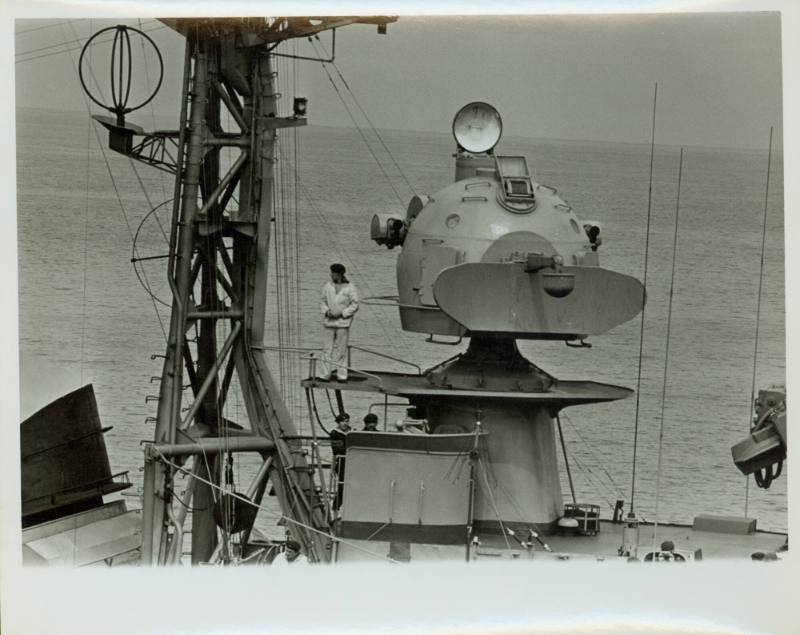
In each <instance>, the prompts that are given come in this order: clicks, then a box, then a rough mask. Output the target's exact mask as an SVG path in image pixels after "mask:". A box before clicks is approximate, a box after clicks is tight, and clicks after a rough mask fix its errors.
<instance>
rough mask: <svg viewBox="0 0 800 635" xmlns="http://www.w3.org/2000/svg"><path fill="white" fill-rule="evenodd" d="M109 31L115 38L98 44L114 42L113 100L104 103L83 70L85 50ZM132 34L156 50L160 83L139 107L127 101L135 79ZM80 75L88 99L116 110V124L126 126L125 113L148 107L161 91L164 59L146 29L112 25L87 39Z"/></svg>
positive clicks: (80, 65) (112, 61) (112, 65)
mask: <svg viewBox="0 0 800 635" xmlns="http://www.w3.org/2000/svg"><path fill="white" fill-rule="evenodd" d="M109 31H114V37H113V39H107V40H100V41H98V43H99V42H101V41H105V42H111V103H110V104H104V103H103V102H101V101H99V100H98V99H97V97H96V96H95V95H94V94H93V93H92V91H91V90H89V87H88V86H87V85H86V77H85V76H84V72H83V66H84V64H83V60H84V57H85V55H86V52H87V51H88V50H89V49H90V48H91V47H92V46H93V45H94V44H95V39H97V38H98V37H99V36H101V35H103V34H105V33H108V32H109ZM131 33H134V34H136V35H138V36H140V37H141V38H143V40H144V41H146V42H147V43H148V44H150V46H151V47H152V48H153V50H154V51H155V54H156V57H157V58H158V82H157V84H156V87H155V88H154V89H153V91H152V92H151V93H150V96H149V97H147V98H146V99H145V100H144V101H142V102H141V103H139V104H137V105H136V106H128V101H129V99H130V96H131V82H132V79H133V48H132V46H131V36H130V34H131ZM144 50H145V47H144V43H142V52H143V53H144ZM145 70H146V68H145ZM89 71H90V74H91V76H92V78H93V79H94V81H95V85H97V80H96V79H95V78H94V72H93V71H92V70H91V68H89ZM78 77H79V79H80V80H81V86H83V91H84V92H85V93H86V95H87V96H88V97H89V99H91V100H92V101H93V102H94V103H96V104H97V105H98V106H100V107H101V108H105V109H106V110H108V111H109V112H113V113H115V114H116V115H117V125H118V126H124V125H125V115H126V114H128V113H129V112H133V111H134V110H139V108H142V107H143V106H146V105H147V104H149V103H150V102H151V101H152V100H153V97H155V96H156V93H158V89H159V88H161V82H162V81H163V79H164V61H163V59H162V58H161V51H159V50H158V47H157V46H156V43H155V42H153V40H152V39H150V36H149V35H147V34H146V33H145V32H144V31H140V30H139V29H134V28H133V27H131V26H125V25H124V24H118V25H117V26H109V27H106V28H105V29H101V30H100V31H98V32H97V33H95V34H94V35H93V36H92V37H90V38H89V39H88V40H86V44H84V45H83V49H82V50H81V55H80V57H79V58H78ZM98 89H99V86H98ZM101 96H102V95H101Z"/></svg>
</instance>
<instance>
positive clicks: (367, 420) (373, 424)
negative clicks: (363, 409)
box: [364, 412, 378, 430]
mask: <svg viewBox="0 0 800 635" xmlns="http://www.w3.org/2000/svg"><path fill="white" fill-rule="evenodd" d="M377 429H378V415H376V414H375V413H374V412H368V413H367V414H366V415H365V416H364V430H377Z"/></svg>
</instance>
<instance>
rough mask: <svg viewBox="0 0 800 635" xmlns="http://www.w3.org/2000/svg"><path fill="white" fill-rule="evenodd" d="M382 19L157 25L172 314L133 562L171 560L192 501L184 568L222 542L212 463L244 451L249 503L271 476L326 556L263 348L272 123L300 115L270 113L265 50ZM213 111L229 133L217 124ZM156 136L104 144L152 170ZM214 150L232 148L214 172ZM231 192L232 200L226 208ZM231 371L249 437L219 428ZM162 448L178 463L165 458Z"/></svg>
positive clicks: (288, 510) (290, 516)
mask: <svg viewBox="0 0 800 635" xmlns="http://www.w3.org/2000/svg"><path fill="white" fill-rule="evenodd" d="M391 21H393V19H392V18H319V19H317V18H275V19H264V18H246V19H223V20H194V19H191V20H184V19H178V20H164V22H165V23H166V24H167V25H168V26H170V27H172V28H174V29H175V30H177V31H179V32H180V33H182V34H183V35H185V36H186V55H185V63H184V65H185V68H184V82H183V90H182V98H181V124H180V129H179V131H178V133H177V135H168V136H170V137H173V138H174V136H177V147H176V150H175V153H176V154H175V163H174V166H170V165H169V163H170V162H169V161H166V160H164V159H163V157H164V155H163V154H161V155H160V156H159V161H158V163H160V165H158V166H157V167H161V169H166V170H167V171H173V172H174V173H175V174H176V179H175V188H174V199H173V210H172V222H171V232H170V245H169V260H168V271H167V276H168V281H169V285H170V289H171V292H172V313H171V319H170V329H169V336H168V341H167V347H166V354H165V359H164V365H163V371H162V375H161V384H160V392H159V400H158V414H157V418H156V430H155V435H154V440H153V443H151V444H147V446H146V447H145V467H144V502H143V512H142V513H143V532H142V533H143V537H142V564H169V563H171V562H176V561H177V560H178V559H179V558H180V556H181V549H182V547H181V543H182V540H183V535H184V529H183V523H184V521H185V519H186V515H187V510H188V509H189V508H191V509H193V513H192V531H191V533H192V563H193V564H195V563H201V562H207V561H209V560H210V559H211V558H212V557H213V556H215V555H216V554H219V552H220V547H222V548H226V547H227V544H228V539H229V532H227V531H226V530H225V528H223V531H222V534H221V537H222V543H221V544H218V532H217V525H216V521H215V514H214V507H215V501H216V500H217V498H218V497H217V495H216V494H215V491H214V490H217V491H222V490H223V489H225V486H227V485H229V482H228V478H227V476H228V474H229V473H230V463H228V464H227V465H223V460H222V458H223V457H224V455H225V454H228V455H229V456H230V455H231V454H232V453H233V452H236V451H256V452H259V453H260V454H261V456H262V458H263V459H264V463H263V464H262V467H261V469H260V470H259V473H258V475H257V477H256V480H255V481H254V482H253V484H252V485H251V486H250V489H249V490H248V493H249V494H252V495H253V496H254V497H255V499H254V503H255V504H257V505H258V504H259V503H260V500H261V497H262V496H263V494H264V491H265V489H266V483H267V479H268V478H269V479H270V480H271V482H272V486H273V488H274V490H275V494H276V496H277V499H278V502H279V503H280V507H281V512H282V516H283V518H284V519H285V520H286V521H287V523H288V524H289V526H290V528H291V531H292V535H293V536H294V537H295V538H296V539H297V540H299V541H300V542H301V543H302V544H303V546H304V547H305V550H306V553H307V554H308V555H309V557H310V558H311V559H312V560H316V561H326V560H329V559H330V555H331V548H330V536H329V528H328V519H327V515H326V514H325V509H326V508H325V504H324V502H323V501H322V500H321V495H320V488H319V487H317V486H316V485H315V483H314V481H313V477H312V475H313V472H314V468H313V466H309V465H308V464H307V462H306V459H305V453H304V451H303V449H302V448H301V447H300V445H299V442H298V441H297V437H298V434H297V430H296V428H295V426H294V423H293V422H292V419H291V416H290V414H289V411H288V409H287V407H286V404H285V403H284V401H283V398H282V396H281V394H280V391H279V390H278V387H277V384H276V382H275V380H274V378H273V376H272V374H271V372H270V370H269V368H268V367H267V363H266V359H265V355H264V330H265V328H264V327H265V311H266V300H267V296H266V289H267V272H268V252H269V243H270V238H271V223H272V221H273V215H274V214H275V213H280V210H274V209H273V205H272V201H273V192H274V165H275V162H276V143H277V130H278V129H279V128H284V127H293V126H300V125H304V124H305V120H304V119H302V118H299V117H288V118H281V117H277V116H276V113H277V111H278V109H277V100H276V99H277V96H278V95H277V94H276V90H275V78H276V73H275V72H273V70H272V56H273V54H272V50H273V49H274V48H275V46H277V44H278V43H279V42H281V41H283V40H286V39H290V38H293V37H306V36H310V35H313V34H316V33H318V32H320V31H323V30H325V29H329V28H335V27H338V26H344V25H346V24H352V23H355V22H361V23H370V24H377V25H378V28H379V31H382V30H383V29H385V25H386V24H387V23H388V22H391ZM223 112H227V113H228V114H229V115H230V118H231V119H232V120H233V121H234V122H235V124H236V126H237V127H238V132H235V133H233V132H230V131H224V130H223V128H222V125H221V114H222V113H223ZM101 123H103V125H106V124H105V123H104V122H102V121H101ZM106 127H107V128H109V130H110V141H111V145H112V148H114V145H115V143H114V141H115V140H114V136H115V135H117V141H119V136H120V135H122V136H123V137H124V136H126V135H127V138H128V139H130V138H131V136H132V135H131V130H132V127H125V125H124V123H123V124H122V127H119V126H116V127H114V126H109V125H106ZM134 134H138V131H137V132H135V133H134ZM164 140H165V139H164V133H153V134H151V135H146V136H145V138H144V140H143V141H142V142H140V143H138V144H137V145H136V146H133V145H132V144H131V143H127V144H126V143H123V144H119V143H117V144H116V145H117V147H116V148H114V149H120V148H124V149H125V153H126V154H128V155H129V156H131V157H132V158H135V159H137V160H140V161H142V162H145V163H149V164H150V165H153V164H154V163H156V161H154V160H153V154H152V153H150V152H144V153H142V152H140V151H139V150H140V149H141V148H148V147H153V146H157V145H158V144H159V143H160V144H162V145H163V142H164ZM224 147H229V148H235V149H238V151H239V153H240V154H239V156H238V158H237V159H236V160H235V161H234V162H233V164H232V165H231V166H230V167H229V168H228V169H227V171H226V172H225V173H224V174H223V173H222V162H221V157H220V150H221V149H222V148H224ZM171 168H172V169H171ZM236 192H238V204H234V203H233V202H234V200H235V196H234V194H235V193H236ZM220 320H224V321H227V322H228V323H229V325H230V328H229V330H228V332H227V335H226V336H225V338H224V341H223V342H219V341H218V340H219V339H221V338H220V337H219V334H218V331H219V329H218V328H217V327H218V323H219V321H220ZM192 328H196V329H197V337H196V341H195V342H193V343H192V342H190V341H189V339H188V338H187V332H188V331H189V330H190V329H192ZM220 373H223V376H222V379H221V380H220V376H219V375H220ZM234 375H235V376H236V377H237V379H238V384H239V387H240V389H241V393H242V397H243V401H244V404H245V408H246V411H247V416H248V420H249V423H250V426H251V430H250V431H249V433H242V432H240V431H238V430H231V427H230V426H229V425H228V424H229V422H228V421H227V420H226V419H225V418H224V417H223V416H222V409H223V406H224V404H225V402H226V398H227V395H228V392H229V390H230V388H231V383H232V379H233V376H234ZM185 380H188V385H189V386H191V390H192V395H193V399H192V401H191V403H190V404H189V405H188V412H187V413H186V414H185V415H182V411H185V410H187V408H186V407H184V404H183V392H184V390H183V389H184V385H185ZM242 436H244V437H249V439H242V438H241V437H242ZM179 437H180V438H179ZM187 437H188V438H189V440H190V441H191V443H189V444H186V443H185V441H186V439H187ZM229 439H230V441H231V442H229V441H228V440H229ZM259 439H260V440H261V441H259ZM198 449H199V451H198ZM167 454H169V455H170V456H172V457H175V458H173V460H174V461H178V462H179V463H177V464H176V463H172V462H170V461H168V460H167V459H166V455H167ZM190 455H191V456H194V457H195V458H194V465H193V469H192V471H191V474H192V477H193V478H191V480H190V482H189V487H188V488H187V491H186V493H185V495H184V497H183V498H182V499H181V498H178V495H177V494H176V493H175V492H174V489H173V483H174V478H175V476H176V474H177V472H179V471H184V472H185V471H188V470H186V469H184V468H182V467H181V466H180V463H181V462H183V461H185V460H186V459H187V457H189V456H190ZM323 487H324V485H323ZM231 498H233V497H231ZM176 499H177V502H178V503H180V507H178V508H177V511H176V510H175V509H173V503H174V502H176ZM224 515H226V516H227V514H224ZM251 530H252V521H250V524H249V526H248V527H246V528H245V530H244V532H243V536H244V541H246V540H247V536H249V534H250V531H251Z"/></svg>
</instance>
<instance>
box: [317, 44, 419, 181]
mask: <svg viewBox="0 0 800 635" xmlns="http://www.w3.org/2000/svg"><path fill="white" fill-rule="evenodd" d="M314 38H315V39H316V40H317V41H318V42H319V45H320V47H321V48H322V51H323V52H324V53H325V57H329V59H331V60H332V59H333V57H332V56H329V55H328V51H327V50H326V48H325V45H324V44H323V43H322V40H321V39H320V37H319V35H315V36H314ZM330 64H331V66H333V68H335V69H336V73H337V74H338V75H339V79H341V80H342V84H344V87H345V88H346V89H347V92H348V93H350V97H351V98H352V99H353V102H354V103H355V105H356V106H358V109H359V110H360V111H361V114H362V115H364V119H366V120H367V123H368V124H369V127H370V129H371V130H372V132H373V133H374V134H375V136H376V137H377V138H378V141H379V142H380V144H381V146H383V149H384V150H385V151H386V154H387V155H388V156H389V158H390V159H391V161H392V163H393V164H394V167H396V168H397V171H398V172H399V173H400V176H401V177H402V178H403V180H404V181H405V182H406V185H407V186H408V189H409V190H411V193H412V194H413V195H414V196H416V195H417V191H416V190H415V189H414V186H413V185H411V183H410V182H409V180H408V178H407V177H406V175H405V173H404V172H403V169H402V168H401V167H400V165H399V164H398V163H397V161H396V160H395V158H394V155H393V154H392V152H391V150H389V147H388V146H387V145H386V143H385V142H384V141H383V137H381V135H380V133H379V132H378V129H377V128H376V127H375V125H374V124H373V123H372V120H371V119H370V118H369V115H367V112H366V111H365V110H364V108H362V106H361V103H360V102H359V101H358V98H357V97H356V95H355V93H354V92H353V89H352V88H350V84H348V83H347V80H346V79H345V78H344V75H342V72H341V71H340V70H339V67H338V66H337V65H336V62H334V61H331V62H330Z"/></svg>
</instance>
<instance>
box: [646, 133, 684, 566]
mask: <svg viewBox="0 0 800 635" xmlns="http://www.w3.org/2000/svg"><path fill="white" fill-rule="evenodd" d="M682 177H683V148H681V155H680V159H679V161H678V193H677V196H676V199H675V233H674V236H673V239H672V273H671V275H670V283H669V308H668V310H667V341H666V345H665V349H664V379H663V382H662V384H661V421H660V423H659V427H658V463H657V466H656V513H655V521H654V525H653V551H655V550H656V545H657V544H658V542H657V541H658V502H659V499H660V493H661V459H662V456H663V454H664V413H665V411H666V406H667V371H668V370H669V340H670V335H671V334H672V332H671V329H672V300H673V297H674V295H675V263H676V261H677V253H678V219H679V217H680V210H681V179H682Z"/></svg>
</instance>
